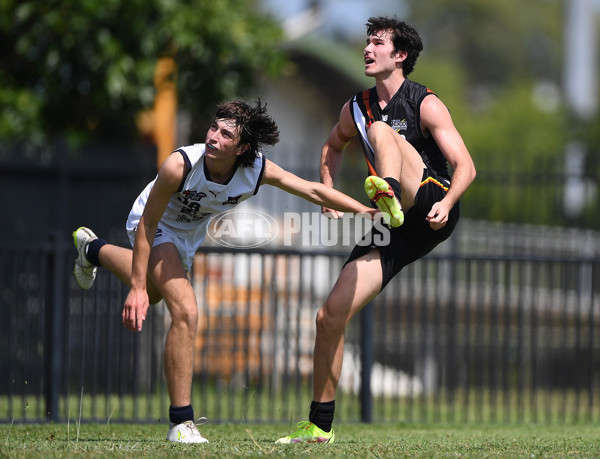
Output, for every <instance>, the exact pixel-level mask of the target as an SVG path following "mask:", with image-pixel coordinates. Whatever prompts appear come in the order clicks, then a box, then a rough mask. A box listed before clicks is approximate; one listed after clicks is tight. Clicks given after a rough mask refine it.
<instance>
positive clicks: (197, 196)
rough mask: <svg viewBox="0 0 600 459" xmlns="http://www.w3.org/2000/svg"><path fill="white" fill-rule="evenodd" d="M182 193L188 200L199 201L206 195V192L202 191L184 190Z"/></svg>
mask: <svg viewBox="0 0 600 459" xmlns="http://www.w3.org/2000/svg"><path fill="white" fill-rule="evenodd" d="M182 194H183V195H184V196H185V198H186V199H188V200H189V201H200V200H201V199H202V198H205V197H206V193H203V192H202V191H200V192H198V191H194V190H185V191H184V192H183V193H182Z"/></svg>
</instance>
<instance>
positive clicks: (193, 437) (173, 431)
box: [167, 421, 208, 443]
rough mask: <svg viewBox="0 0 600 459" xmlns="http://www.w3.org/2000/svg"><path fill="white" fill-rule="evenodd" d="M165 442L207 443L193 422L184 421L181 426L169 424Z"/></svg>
mask: <svg viewBox="0 0 600 459" xmlns="http://www.w3.org/2000/svg"><path fill="white" fill-rule="evenodd" d="M167 440H169V441H172V442H174V443H208V440H207V439H206V438H204V437H203V436H202V435H201V434H200V431H199V430H198V427H196V424H194V421H185V422H182V423H181V424H171V425H170V426H169V432H168V433H167Z"/></svg>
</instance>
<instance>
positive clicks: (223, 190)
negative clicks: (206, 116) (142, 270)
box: [127, 143, 265, 255]
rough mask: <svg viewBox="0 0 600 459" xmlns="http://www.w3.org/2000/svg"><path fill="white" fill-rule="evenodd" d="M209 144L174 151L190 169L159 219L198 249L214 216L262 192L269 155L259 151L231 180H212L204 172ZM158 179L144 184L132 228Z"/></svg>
mask: <svg viewBox="0 0 600 459" xmlns="http://www.w3.org/2000/svg"><path fill="white" fill-rule="evenodd" d="M205 148H206V145H205V144H203V143H198V144H194V145H189V146H185V147H181V148H179V149H177V150H175V152H174V153H173V154H176V153H177V152H179V153H180V154H181V155H182V156H183V159H184V161H185V162H186V164H187V166H188V168H187V170H189V173H188V174H187V176H186V177H185V179H184V180H183V183H182V184H181V186H180V187H179V190H177V192H175V193H173V195H172V196H171V199H170V200H169V203H168V204H167V208H166V209H165V213H164V214H163V216H162V218H161V219H160V222H159V228H164V229H166V230H168V231H170V232H171V233H173V234H174V235H176V236H177V237H178V238H180V239H184V240H186V241H187V242H188V244H189V247H190V248H193V250H194V251H195V250H196V249H197V248H198V247H199V246H200V244H201V243H202V241H204V238H205V237H206V233H207V230H208V225H209V223H210V220H211V218H212V217H213V216H215V215H217V214H219V213H221V212H224V211H226V210H229V209H232V208H233V207H235V206H236V205H237V204H239V203H240V202H242V201H245V200H246V199H248V198H251V197H252V196H254V195H255V194H256V193H257V192H258V187H259V186H260V181H261V179H262V175H263V172H264V169H265V158H264V156H263V155H262V154H261V153H258V155H257V158H256V160H255V161H254V164H253V167H238V169H237V170H236V171H235V174H234V175H233V177H232V178H231V180H229V182H227V183H225V184H219V183H214V182H211V181H209V180H208V179H207V178H206V175H205V172H204V151H205ZM155 182H156V178H155V179H154V180H153V181H152V182H150V183H149V184H148V185H147V186H146V188H144V190H143V191H142V192H141V193H140V195H139V196H138V197H137V199H136V200H135V202H134V203H133V207H132V208H131V212H130V213H129V217H128V218H127V230H128V231H132V230H135V228H137V226H138V224H139V222H140V218H141V216H142V213H143V212H144V207H145V206H146V202H147V200H148V195H149V194H150V190H151V189H152V187H153V186H154V183H155ZM186 245H187V244H186ZM182 255H183V254H182Z"/></svg>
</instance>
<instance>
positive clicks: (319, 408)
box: [308, 400, 335, 432]
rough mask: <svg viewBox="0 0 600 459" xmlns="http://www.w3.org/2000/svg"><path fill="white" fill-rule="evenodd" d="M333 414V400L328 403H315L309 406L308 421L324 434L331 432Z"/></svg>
mask: <svg viewBox="0 0 600 459" xmlns="http://www.w3.org/2000/svg"><path fill="white" fill-rule="evenodd" d="M334 414H335V400H332V401H330V402H323V403H319V402H315V401H313V402H312V403H311V404H310V414H309V415H308V420H309V421H310V422H312V423H313V424H314V425H316V426H317V427H318V428H319V429H321V430H323V431H325V432H331V425H332V424H333V416H334Z"/></svg>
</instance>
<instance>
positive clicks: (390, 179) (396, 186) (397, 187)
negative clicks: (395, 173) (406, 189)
mask: <svg viewBox="0 0 600 459" xmlns="http://www.w3.org/2000/svg"><path fill="white" fill-rule="evenodd" d="M383 180H385V181H386V182H387V183H388V185H389V186H390V187H391V188H392V190H393V191H394V194H395V195H396V199H397V200H398V202H400V191H401V188H400V182H398V180H396V179H395V178H393V177H385V178H384V179H383Z"/></svg>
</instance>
